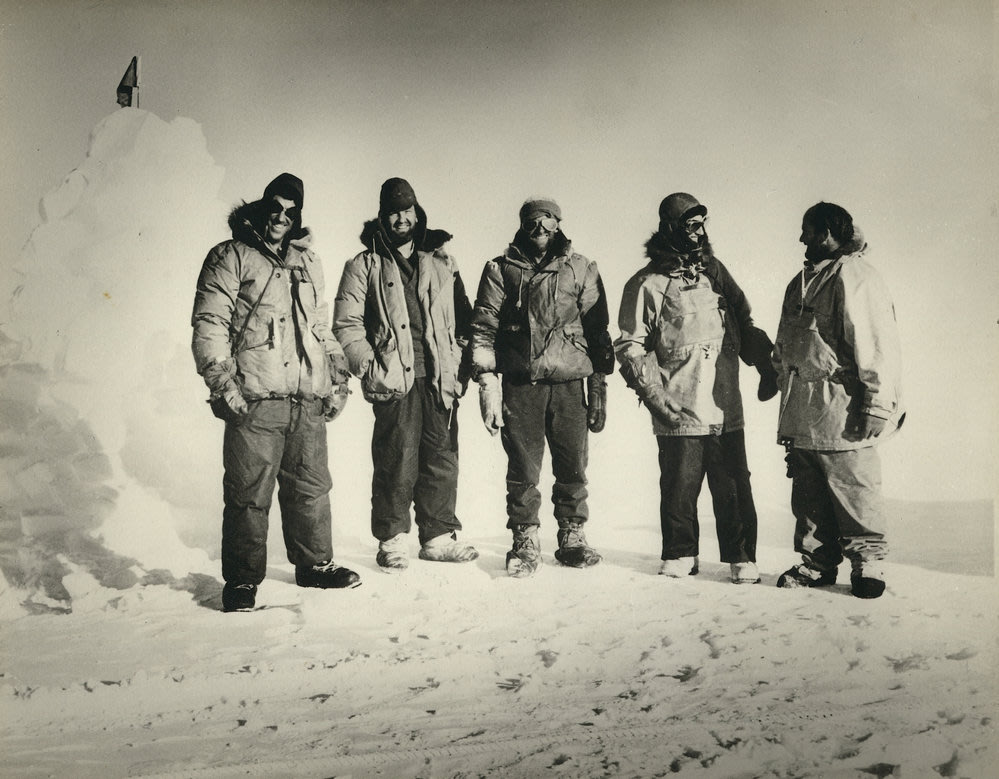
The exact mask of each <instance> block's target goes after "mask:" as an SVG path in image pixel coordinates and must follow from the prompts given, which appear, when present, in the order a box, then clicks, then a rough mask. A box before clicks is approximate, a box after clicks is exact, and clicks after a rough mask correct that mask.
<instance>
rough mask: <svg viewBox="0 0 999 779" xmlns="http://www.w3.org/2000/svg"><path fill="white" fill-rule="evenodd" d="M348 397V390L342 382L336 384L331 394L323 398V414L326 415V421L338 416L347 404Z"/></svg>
mask: <svg viewBox="0 0 999 779" xmlns="http://www.w3.org/2000/svg"><path fill="white" fill-rule="evenodd" d="M348 397H350V390H349V389H348V388H347V384H346V383H344V384H339V385H337V387H336V389H335V390H334V392H333V394H332V395H327V396H326V397H325V398H323V416H324V417H326V421H327V422H332V421H333V420H334V419H336V418H337V417H338V416H340V412H341V411H343V409H344V406H346V405H347V398H348Z"/></svg>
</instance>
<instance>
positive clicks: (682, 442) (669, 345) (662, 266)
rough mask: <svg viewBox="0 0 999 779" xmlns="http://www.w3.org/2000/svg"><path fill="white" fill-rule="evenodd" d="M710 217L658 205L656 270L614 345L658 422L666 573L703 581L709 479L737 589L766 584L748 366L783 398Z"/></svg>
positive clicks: (687, 204)
mask: <svg viewBox="0 0 999 779" xmlns="http://www.w3.org/2000/svg"><path fill="white" fill-rule="evenodd" d="M707 213H708V210H707V208H705V207H704V206H703V205H701V204H700V203H699V202H698V201H697V200H696V199H695V198H694V197H692V196H691V195H688V194H687V193H685V192H676V193H674V194H672V195H669V196H668V197H666V198H665V199H664V200H663V201H662V203H661V205H660V206H659V219H660V221H659V230H658V231H657V232H656V233H654V234H653V236H652V238H650V239H649V241H648V242H647V243H646V244H645V251H646V256H647V257H648V259H649V262H648V264H647V265H646V266H645V267H644V268H643V269H642V270H640V271H639V272H638V273H637V274H635V275H634V276H633V277H632V278H631V279H630V280H629V281H628V283H627V285H626V286H625V288H624V294H623V296H622V299H621V313H620V317H619V319H618V324H619V326H620V328H621V336H620V338H618V340H617V341H616V342H615V344H614V348H615V351H616V353H617V357H618V360H619V361H620V364H621V375H622V376H624V378H625V381H626V382H627V384H628V386H629V387H631V388H632V389H633V390H635V392H636V393H637V394H638V396H639V398H640V399H641V400H642V401H643V402H644V403H645V405H646V407H647V408H648V409H649V411H650V412H651V414H652V427H653V431H654V432H655V434H656V438H657V440H658V443H659V467H660V474H661V475H660V482H659V484H660V492H661V502H660V525H661V527H662V537H663V545H662V558H661V559H662V564H661V566H660V569H659V573H660V574H662V575H664V576H670V577H674V578H680V577H684V576H687V575H692V574H696V573H697V564H698V559H697V558H698V534H699V526H698V521H697V497H698V495H699V494H700V491H701V484H702V482H703V481H704V477H705V475H706V476H707V480H708V488H709V489H710V490H711V497H712V502H713V506H714V512H715V525H716V529H717V535H718V543H719V547H720V550H721V559H722V562H727V563H730V569H731V576H732V581H733V582H735V583H737V584H744V583H755V582H758V581H759V580H760V577H759V572H758V571H757V567H756V507H755V504H754V502H753V493H752V490H751V489H750V484H749V468H748V466H747V464H746V444H745V437H744V433H743V427H744V425H745V423H744V420H743V412H742V396H741V394H740V391H739V358H740V357H741V358H742V360H743V362H745V363H746V364H747V365H753V366H755V367H756V369H757V371H758V372H759V374H760V388H759V392H758V396H759V398H760V400H769V399H770V398H772V397H773V396H774V395H775V394H776V392H777V384H776V372H775V371H774V368H773V366H772V365H771V363H770V353H771V351H772V349H773V344H772V343H771V342H770V339H769V338H768V337H767V334H766V333H764V332H763V331H762V330H760V329H759V328H758V327H756V326H755V325H754V324H753V319H752V316H751V315H750V307H749V302H748V301H747V300H746V296H745V295H744V294H743V292H742V290H741V289H740V288H739V285H738V284H736V283H735V280H734V279H733V278H732V276H731V275H730V274H729V272H728V270H727V269H726V268H725V266H724V265H722V263H721V261H720V260H718V258H716V257H715V256H714V252H713V251H712V249H711V244H710V242H709V241H708V237H707V231H706V223H707Z"/></svg>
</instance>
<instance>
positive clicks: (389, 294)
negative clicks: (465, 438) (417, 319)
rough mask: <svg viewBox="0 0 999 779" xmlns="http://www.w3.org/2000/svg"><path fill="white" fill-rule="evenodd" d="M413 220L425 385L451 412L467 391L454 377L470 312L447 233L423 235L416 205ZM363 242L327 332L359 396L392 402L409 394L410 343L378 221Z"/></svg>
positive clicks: (398, 280) (398, 282) (399, 286)
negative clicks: (338, 348) (358, 388)
mask: <svg viewBox="0 0 999 779" xmlns="http://www.w3.org/2000/svg"><path fill="white" fill-rule="evenodd" d="M417 217H418V228H417V236H416V238H415V239H414V240H415V244H416V247H417V248H416V251H415V252H414V254H413V258H412V260H413V263H414V265H415V267H416V272H417V274H418V288H417V295H418V297H419V302H420V309H421V310H422V312H423V342H424V343H423V345H424V346H425V348H426V352H425V353H426V355H427V360H428V363H427V366H426V368H427V383H428V384H430V385H432V386H433V387H434V388H435V389H436V391H437V393H438V395H439V396H440V398H441V400H442V401H443V403H444V406H445V408H451V407H452V406H453V405H454V403H455V402H456V401H457V399H458V398H459V397H461V395H462V394H463V393H464V389H465V387H464V383H465V382H464V381H463V380H462V379H464V377H462V378H459V375H458V374H459V369H460V367H461V363H462V355H463V351H464V349H465V347H466V346H467V344H468V327H469V320H470V318H471V311H472V307H471V304H470V303H469V302H468V296H467V295H466V293H465V287H464V284H463V283H462V280H461V275H460V273H459V272H458V266H457V263H456V262H455V260H454V258H453V257H451V255H450V254H448V253H447V251H446V250H445V244H446V243H447V241H449V240H450V239H451V235H450V234H449V233H447V232H445V231H443V230H426V228H425V225H426V214H424V212H423V209H422V208H420V207H419V206H417ZM361 240H362V242H364V243H365V244H366V245H367V246H368V247H369V248H367V249H366V250H365V251H363V252H361V253H360V254H358V255H357V256H356V257H354V258H353V259H351V260H349V261H348V262H347V264H346V266H345V267H344V269H343V275H342V276H341V278H340V288H339V290H338V292H337V295H336V300H335V301H334V305H333V332H334V333H335V334H336V337H337V340H338V341H339V342H340V343H341V344H342V345H343V349H344V353H345V354H346V355H347V362H348V365H349V367H350V372H351V373H353V374H354V375H355V376H358V377H360V379H361V389H362V391H363V393H364V397H365V398H366V399H367V400H368V401H369V402H378V401H386V400H394V399H398V398H401V397H403V396H404V395H406V394H407V393H408V392H409V391H410V389H412V387H413V379H414V377H413V365H414V352H413V349H414V344H413V339H412V337H411V335H410V322H409V310H408V309H407V307H406V296H405V291H404V289H403V281H402V276H401V273H400V270H399V266H398V263H397V262H396V260H395V258H394V257H393V255H392V251H391V249H389V247H388V246H387V244H386V240H385V236H384V234H383V232H382V230H381V228H380V227H379V225H378V221H377V220H371V221H369V222H368V223H367V224H366V225H365V227H364V231H363V232H362V234H361ZM465 381H467V380H465Z"/></svg>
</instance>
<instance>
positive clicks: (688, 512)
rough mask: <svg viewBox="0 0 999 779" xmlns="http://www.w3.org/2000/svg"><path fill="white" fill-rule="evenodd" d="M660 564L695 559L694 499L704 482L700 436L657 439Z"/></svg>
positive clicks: (696, 548)
mask: <svg viewBox="0 0 999 779" xmlns="http://www.w3.org/2000/svg"><path fill="white" fill-rule="evenodd" d="M656 440H657V441H658V443H659V524H660V526H661V528H662V535H663V548H662V557H661V559H663V560H678V559H680V558H681V557H697V554H698V539H699V536H700V532H701V531H700V525H699V523H698V520H697V496H698V495H700V492H701V483H702V482H703V481H704V441H703V436H668V435H660V436H656Z"/></svg>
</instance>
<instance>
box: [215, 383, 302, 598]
mask: <svg viewBox="0 0 999 779" xmlns="http://www.w3.org/2000/svg"><path fill="white" fill-rule="evenodd" d="M287 422H288V417H287V409H286V408H284V407H282V405H281V403H280V402H278V401H270V400H266V401H257V402H251V403H250V404H249V411H248V412H247V415H246V416H245V417H244V418H243V419H242V420H240V421H239V422H237V423H232V422H227V423H226V426H225V437H224V439H223V443H222V464H223V467H224V468H225V475H224V476H223V478H222V495H223V500H224V502H225V508H224V509H223V511H222V578H223V579H224V580H225V581H226V582H229V583H232V584H253V585H257V584H260V582H262V581H263V580H264V576H265V575H266V572H267V515H268V513H269V512H270V508H271V501H272V499H273V497H274V484H275V480H276V478H277V473H278V469H279V468H280V464H281V455H282V452H283V451H284V436H285V428H286V426H287Z"/></svg>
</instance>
